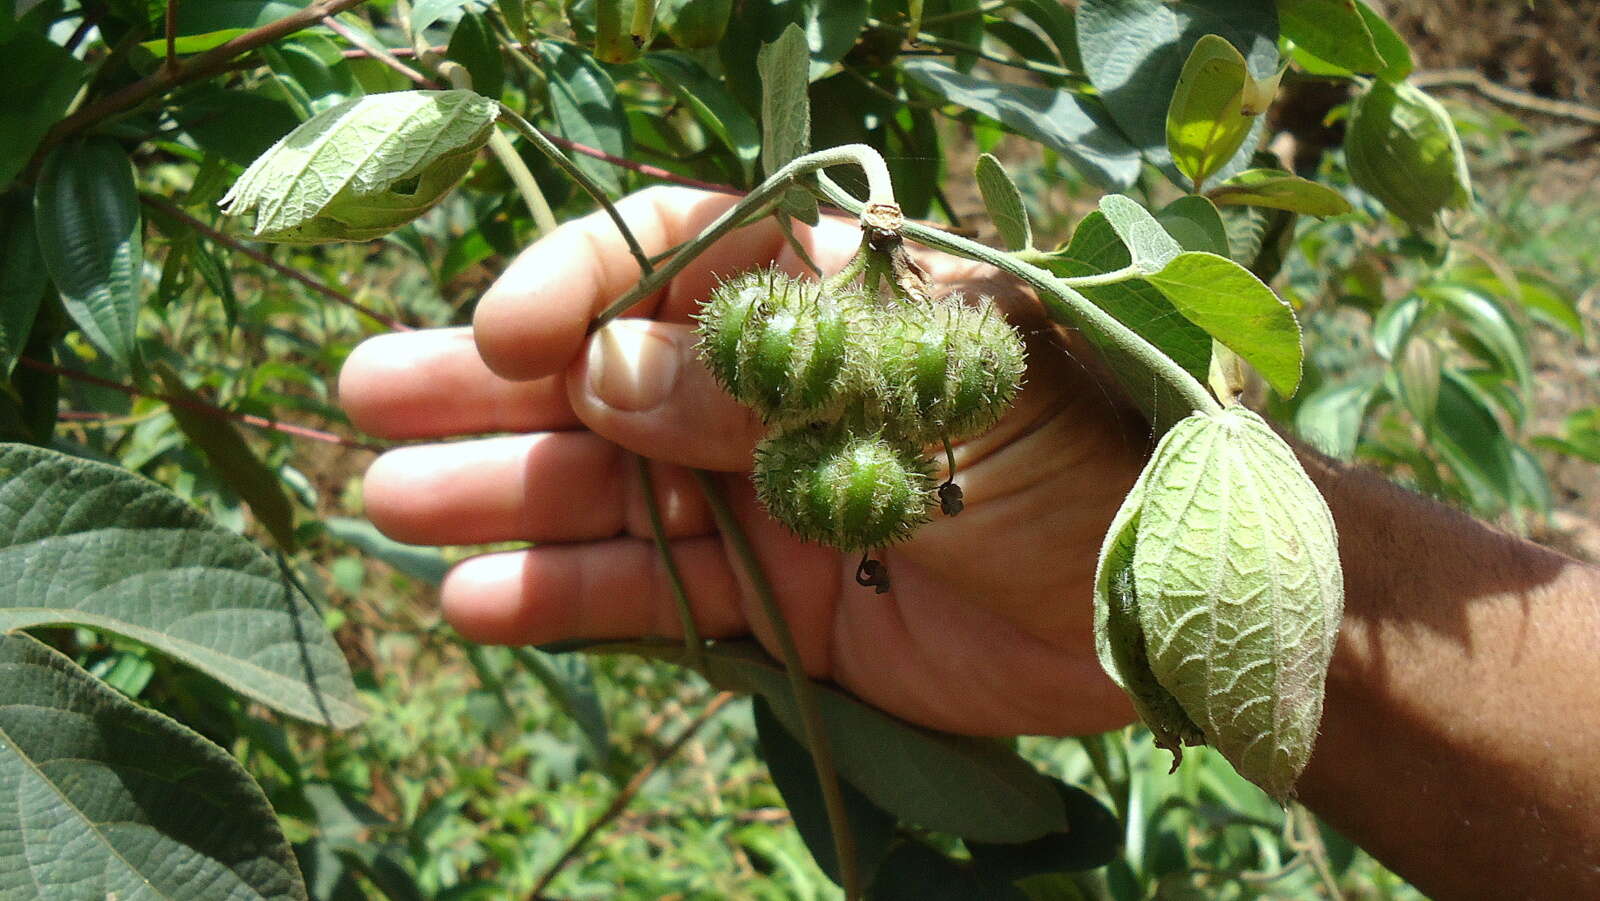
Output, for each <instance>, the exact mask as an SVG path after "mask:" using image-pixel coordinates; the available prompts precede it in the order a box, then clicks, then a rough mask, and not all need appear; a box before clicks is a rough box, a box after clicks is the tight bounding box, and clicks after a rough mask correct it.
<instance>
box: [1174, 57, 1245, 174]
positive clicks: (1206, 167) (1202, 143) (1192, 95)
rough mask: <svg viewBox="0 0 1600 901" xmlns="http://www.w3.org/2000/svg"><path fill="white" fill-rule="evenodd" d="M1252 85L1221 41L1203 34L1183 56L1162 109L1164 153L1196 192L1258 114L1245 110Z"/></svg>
mask: <svg viewBox="0 0 1600 901" xmlns="http://www.w3.org/2000/svg"><path fill="white" fill-rule="evenodd" d="M1254 81H1255V80H1254V79H1252V78H1251V77H1250V72H1249V70H1248V69H1247V68H1246V67H1245V62H1244V57H1243V56H1241V55H1240V54H1239V51H1238V50H1237V49H1236V48H1235V47H1234V46H1233V45H1232V44H1230V43H1228V42H1227V41H1226V40H1224V39H1223V38H1220V37H1218V36H1216V35H1214V34H1208V35H1206V36H1204V37H1202V38H1201V39H1200V40H1199V41H1198V42H1197V43H1196V44H1195V45H1194V49H1193V50H1191V51H1190V52H1189V59H1188V60H1187V61H1186V62H1184V64H1183V70H1182V71H1181V72H1180V73H1179V74H1178V86H1177V87H1176V88H1175V89H1174V90H1173V93H1172V103H1171V104H1170V105H1169V106H1168V107H1167V151H1168V152H1169V153H1171V154H1172V161H1173V164H1174V165H1176V166H1177V167H1178V171H1180V172H1182V173H1183V174H1184V175H1187V176H1189V181H1190V182H1192V183H1193V184H1194V186H1195V189H1196V190H1199V189H1200V188H1201V187H1202V186H1203V185H1204V184H1205V182H1206V179H1208V178H1210V177H1211V175H1212V173H1214V172H1216V171H1217V170H1218V169H1220V168H1222V167H1223V166H1224V165H1226V164H1227V162H1228V160H1230V159H1232V158H1233V156H1234V154H1236V153H1238V152H1239V148H1240V147H1242V146H1243V145H1244V141H1245V138H1247V137H1249V136H1250V129H1251V128H1252V127H1254V126H1255V120H1256V117H1257V116H1259V115H1260V114H1261V112H1262V111H1263V110H1264V108H1265V107H1264V106H1263V107H1258V108H1254V109H1247V107H1246V104H1245V100H1246V97H1245V95H1246V93H1247V90H1251V89H1253V87H1254Z"/></svg>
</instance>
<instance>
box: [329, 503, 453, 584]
mask: <svg viewBox="0 0 1600 901" xmlns="http://www.w3.org/2000/svg"><path fill="white" fill-rule="evenodd" d="M322 525H323V527H324V528H326V529H327V530H328V534H329V535H332V536H333V537H334V538H335V539H337V540H339V541H343V542H344V543H346V544H349V545H353V546H354V547H356V548H359V549H360V550H361V552H362V553H364V554H367V555H368V556H372V557H376V558H378V559H379V560H382V561H383V562H384V563H387V564H389V565H390V566H392V567H394V568H395V569H397V570H399V571H400V572H403V573H405V574H406V575H408V576H410V577H411V578H413V579H417V580H420V581H422V582H426V583H428V584H429V585H438V584H439V583H440V582H443V581H444V575H445V573H447V572H449V571H450V561H449V559H448V558H446V557H445V555H444V554H443V552H441V551H440V550H439V549H438V548H436V547H423V546H421V545H416V544H401V543H400V542H398V541H395V540H394V539H393V538H390V537H388V536H387V535H385V534H383V533H382V532H379V531H378V528H377V527H376V526H374V525H373V524H372V523H370V522H368V521H367V520H365V519H352V518H350V517H344V516H331V517H329V518H327V519H325V520H323V521H322Z"/></svg>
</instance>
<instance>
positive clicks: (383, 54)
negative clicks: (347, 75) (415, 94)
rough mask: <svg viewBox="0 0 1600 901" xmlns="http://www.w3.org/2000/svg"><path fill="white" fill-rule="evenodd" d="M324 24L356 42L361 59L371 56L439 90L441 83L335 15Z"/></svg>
mask: <svg viewBox="0 0 1600 901" xmlns="http://www.w3.org/2000/svg"><path fill="white" fill-rule="evenodd" d="M322 24H324V25H326V26H328V28H329V29H330V30H331V31H332V32H333V33H334V34H336V35H338V36H339V37H342V38H344V39H345V40H347V41H349V42H350V43H352V44H354V45H355V46H357V47H359V48H360V49H361V51H362V53H361V54H360V55H359V56H357V57H356V58H357V59H360V58H361V57H370V58H372V59H376V60H377V61H378V62H380V63H383V64H384V65H385V66H388V67H389V68H391V69H393V70H395V71H396V72H399V73H400V74H401V75H404V76H405V77H407V78H409V79H411V81H412V82H414V83H415V84H419V85H421V86H423V87H425V88H427V89H428V90H430V91H437V90H439V83H438V82H436V81H434V80H433V79H431V78H429V77H428V76H426V75H423V74H422V73H421V72H418V71H417V70H416V69H413V68H411V67H410V66H408V65H406V64H405V63H403V62H401V61H400V60H399V59H398V58H396V56H395V54H394V53H393V52H392V51H390V50H387V49H385V48H383V47H374V46H371V45H369V44H368V43H367V42H366V39H365V38H363V37H362V36H361V35H359V34H357V33H356V31H355V29H353V28H351V27H350V26H348V25H346V24H344V23H343V22H340V21H339V20H338V19H335V18H334V17H333V16H329V17H327V18H326V19H323V20H322ZM440 52H441V53H442V52H443V49H441V50H440ZM345 56H347V57H349V56H350V53H349V52H348V51H346V53H345Z"/></svg>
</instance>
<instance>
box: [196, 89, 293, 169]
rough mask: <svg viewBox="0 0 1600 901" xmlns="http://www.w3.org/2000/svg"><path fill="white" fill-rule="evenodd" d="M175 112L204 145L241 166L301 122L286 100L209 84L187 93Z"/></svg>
mask: <svg viewBox="0 0 1600 901" xmlns="http://www.w3.org/2000/svg"><path fill="white" fill-rule="evenodd" d="M172 115H173V118H174V119H176V120H177V121H178V122H179V123H180V124H182V125H183V127H184V130H185V131H187V132H188V133H189V136H190V137H192V138H194V142H195V143H196V144H197V145H199V146H200V149H202V150H206V151H209V152H212V153H215V154H217V155H219V156H221V157H222V158H224V159H226V160H227V161H228V162H230V163H237V164H238V165H240V166H248V165H250V164H251V163H252V162H254V161H255V159H256V158H257V157H259V156H261V155H262V154H263V153H266V152H267V150H268V149H269V148H271V147H272V145H273V144H275V143H277V142H278V141H279V140H280V139H282V138H283V136H284V135H286V134H288V133H289V132H291V131H293V130H294V129H295V127H296V126H298V125H299V124H300V119H299V117H298V116H296V115H295V113H294V109H293V108H292V107H290V106H289V104H287V103H285V102H283V101H282V100H275V99H273V98H271V97H266V96H263V95H261V94H258V93H254V92H251V91H241V90H228V89H222V88H214V87H212V86H209V85H206V86H202V87H200V88H199V89H196V90H195V91H192V92H191V93H189V94H188V95H186V96H185V98H184V102H183V105H182V106H179V107H178V108H177V109H175V110H173V114H172Z"/></svg>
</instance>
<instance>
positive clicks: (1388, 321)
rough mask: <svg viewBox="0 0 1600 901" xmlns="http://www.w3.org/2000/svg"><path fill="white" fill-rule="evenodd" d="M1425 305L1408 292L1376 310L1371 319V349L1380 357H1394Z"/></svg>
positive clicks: (1419, 317) (1415, 324) (1417, 297)
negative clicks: (1376, 313) (1375, 314)
mask: <svg viewBox="0 0 1600 901" xmlns="http://www.w3.org/2000/svg"><path fill="white" fill-rule="evenodd" d="M1427 307H1428V305H1427V303H1425V302H1424V301H1423V299H1422V298H1421V297H1419V296H1417V295H1415V294H1408V295H1406V296H1405V297H1402V298H1400V299H1399V300H1396V301H1393V302H1391V303H1388V304H1385V305H1384V307H1383V309H1381V310H1379V311H1378V315H1377V316H1375V317H1373V320H1372V349H1373V350H1375V351H1377V353H1378V356H1379V357H1380V358H1382V359H1385V360H1392V359H1394V355H1395V353H1396V352H1398V351H1399V349H1400V347H1401V346H1402V345H1403V344H1405V341H1406V338H1407V337H1409V336H1410V335H1411V332H1412V330H1413V329H1415V328H1416V326H1417V323H1418V322H1419V321H1421V319H1422V317H1423V314H1424V313H1426V312H1427Z"/></svg>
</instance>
